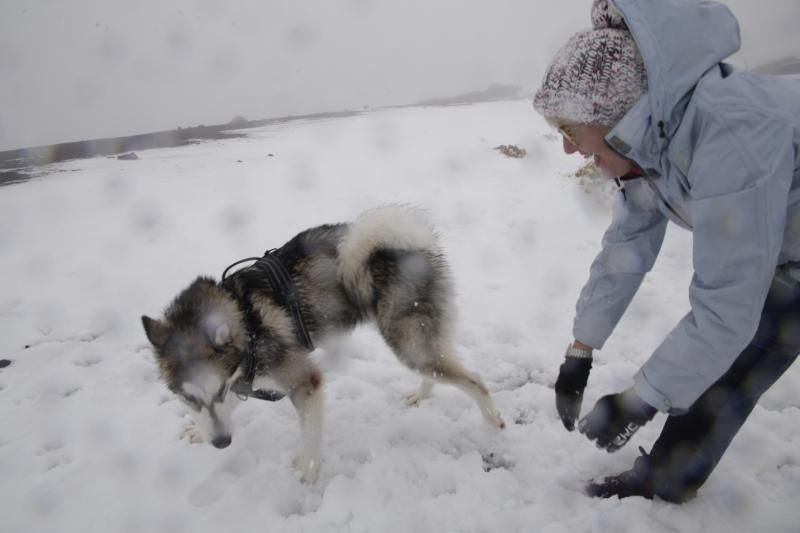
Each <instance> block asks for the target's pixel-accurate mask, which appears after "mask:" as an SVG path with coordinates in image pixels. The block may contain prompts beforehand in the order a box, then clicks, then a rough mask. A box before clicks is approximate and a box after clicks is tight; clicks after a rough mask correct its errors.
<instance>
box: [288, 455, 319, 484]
mask: <svg viewBox="0 0 800 533" xmlns="http://www.w3.org/2000/svg"><path fill="white" fill-rule="evenodd" d="M292 467H293V468H294V469H295V470H297V471H298V472H300V480H301V481H302V482H303V483H308V484H309V485H313V484H314V483H316V482H317V479H318V478H319V458H314V459H311V458H307V457H296V458H294V459H293V460H292Z"/></svg>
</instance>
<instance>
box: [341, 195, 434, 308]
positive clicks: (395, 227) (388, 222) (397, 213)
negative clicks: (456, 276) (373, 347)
mask: <svg viewBox="0 0 800 533" xmlns="http://www.w3.org/2000/svg"><path fill="white" fill-rule="evenodd" d="M380 249H391V250H412V251H413V250H418V251H420V252H423V253H426V254H430V255H435V256H438V255H440V254H441V251H440V249H439V242H438V237H437V235H436V232H435V231H434V229H433V225H432V224H431V223H430V221H429V220H428V215H427V213H426V212H425V210H424V209H421V208H418V207H412V206H407V205H388V206H384V207H379V208H376V209H371V210H369V211H365V212H364V213H362V214H361V216H359V217H358V219H357V220H356V221H355V222H354V223H353V224H352V225H351V226H350V229H349V231H348V232H347V235H346V236H345V237H344V239H342V241H341V242H340V243H339V276H340V277H341V280H342V282H343V283H344V285H345V287H346V288H347V289H348V290H349V291H350V292H351V294H353V295H355V296H357V297H358V298H359V300H360V301H361V302H362V303H366V302H368V301H369V298H370V297H371V295H372V287H373V283H372V276H371V274H370V272H369V270H368V261H369V258H370V256H371V255H372V254H373V253H374V252H375V251H376V250H380Z"/></svg>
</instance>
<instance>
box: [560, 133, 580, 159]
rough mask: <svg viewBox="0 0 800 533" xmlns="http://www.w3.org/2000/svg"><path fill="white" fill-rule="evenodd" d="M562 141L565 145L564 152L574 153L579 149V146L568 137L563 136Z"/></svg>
mask: <svg viewBox="0 0 800 533" xmlns="http://www.w3.org/2000/svg"><path fill="white" fill-rule="evenodd" d="M561 141H562V142H563V145H564V153H565V154H567V155H570V154H574V153H575V152H577V151H578V147H577V146H575V145H574V144H572V143H571V142H570V141H569V140H567V138H566V137H562V138H561Z"/></svg>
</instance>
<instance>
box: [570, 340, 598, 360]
mask: <svg viewBox="0 0 800 533" xmlns="http://www.w3.org/2000/svg"><path fill="white" fill-rule="evenodd" d="M565 356H566V357H577V358H578V359H591V358H592V351H591V350H583V349H581V348H576V347H575V346H573V345H572V343H570V344H569V346H567V353H566V354H565Z"/></svg>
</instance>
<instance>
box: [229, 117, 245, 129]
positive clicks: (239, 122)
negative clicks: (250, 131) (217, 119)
mask: <svg viewBox="0 0 800 533" xmlns="http://www.w3.org/2000/svg"><path fill="white" fill-rule="evenodd" d="M249 122H250V121H249V120H247V119H246V118H244V117H243V116H241V115H236V116H235V117H233V119H231V121H230V122H228V126H235V127H237V128H239V127H243V126H247V124H248V123H249Z"/></svg>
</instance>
